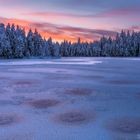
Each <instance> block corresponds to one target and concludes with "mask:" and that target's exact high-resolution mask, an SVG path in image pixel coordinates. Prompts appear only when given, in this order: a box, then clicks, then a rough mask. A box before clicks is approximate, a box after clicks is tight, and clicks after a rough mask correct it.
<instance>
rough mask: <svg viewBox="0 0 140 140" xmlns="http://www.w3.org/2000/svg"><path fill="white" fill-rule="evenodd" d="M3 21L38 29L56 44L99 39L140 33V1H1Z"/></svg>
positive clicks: (0, 18)
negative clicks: (117, 34) (135, 32)
mask: <svg viewBox="0 0 140 140" xmlns="http://www.w3.org/2000/svg"><path fill="white" fill-rule="evenodd" d="M0 22H2V23H5V24H7V23H11V24H12V23H14V24H18V25H20V26H21V27H23V28H25V29H26V30H29V29H30V28H31V29H33V30H34V29H35V28H37V30H38V31H39V32H40V33H41V35H42V36H43V37H45V38H49V37H52V38H53V39H54V40H55V41H62V40H64V39H65V40H70V41H76V40H77V38H79V37H80V38H81V40H83V41H91V40H98V39H100V37H102V36H112V37H113V36H115V35H116V33H117V32H120V31H121V30H122V29H123V30H131V31H133V30H134V31H140V0H0Z"/></svg>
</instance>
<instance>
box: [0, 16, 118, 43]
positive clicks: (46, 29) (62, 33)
mask: <svg viewBox="0 0 140 140" xmlns="http://www.w3.org/2000/svg"><path fill="white" fill-rule="evenodd" d="M0 21H1V22H3V23H5V24H8V23H10V24H13V23H14V24H15V25H19V26H21V27H22V28H25V30H26V31H28V30H29V29H32V30H34V29H35V28H36V29H37V30H38V31H39V32H40V33H41V35H42V36H43V37H45V38H49V37H52V38H53V39H54V40H55V41H63V40H69V41H72V42H75V41H77V39H78V38H79V37H80V38H81V40H82V41H93V40H98V39H99V38H100V37H101V36H103V35H104V36H115V35H116V32H114V31H107V30H96V29H87V28H77V27H71V26H62V25H57V24H52V23H38V22H32V21H27V20H19V19H7V18H0Z"/></svg>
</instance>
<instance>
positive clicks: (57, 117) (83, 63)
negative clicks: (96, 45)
mask: <svg viewBox="0 0 140 140" xmlns="http://www.w3.org/2000/svg"><path fill="white" fill-rule="evenodd" d="M139 60H140V59H139V58H79V57H78V58H61V59H52V60H51V59H32V60H1V61H0V140H140V63H139V62H140V61H139Z"/></svg>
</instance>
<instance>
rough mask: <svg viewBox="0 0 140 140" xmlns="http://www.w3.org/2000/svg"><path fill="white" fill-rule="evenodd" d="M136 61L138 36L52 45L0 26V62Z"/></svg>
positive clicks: (126, 34)
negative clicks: (63, 59) (53, 59)
mask: <svg viewBox="0 0 140 140" xmlns="http://www.w3.org/2000/svg"><path fill="white" fill-rule="evenodd" d="M48 56H50V57H51V56H52V57H61V56H62V57H63V56H65V57H72V56H77V57H78V56H81V57H82V56H83V57H136V56H140V32H132V33H130V32H129V31H128V32H124V31H122V32H121V33H118V34H117V35H116V37H115V38H113V39H112V38H111V37H105V36H103V37H102V38H101V39H100V40H99V41H93V42H81V41H80V38H79V39H78V40H77V42H75V43H72V42H70V41H66V40H65V41H63V42H61V43H58V42H53V41H52V38H49V39H48V40H46V39H43V38H42V36H41V35H40V34H39V33H38V31H37V30H35V31H34V32H33V31H32V30H29V31H28V33H27V34H26V33H25V30H24V29H22V28H20V27H19V26H16V27H15V25H14V24H13V25H10V24H8V25H6V26H5V25H4V24H0V58H8V59H11V58H25V57H29V58H30V57H48Z"/></svg>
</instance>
